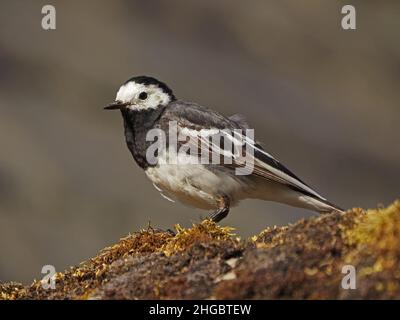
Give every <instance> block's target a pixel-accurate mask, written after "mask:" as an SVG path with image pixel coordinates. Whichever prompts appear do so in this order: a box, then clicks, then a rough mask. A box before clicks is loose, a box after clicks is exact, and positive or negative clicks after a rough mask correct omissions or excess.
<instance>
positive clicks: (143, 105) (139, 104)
mask: <svg viewBox="0 0 400 320" xmlns="http://www.w3.org/2000/svg"><path fill="white" fill-rule="evenodd" d="M141 92H146V93H147V98H146V99H145V100H141V99H139V95H140V93H141ZM116 100H118V101H122V102H130V103H132V105H130V106H128V108H129V109H131V110H143V109H156V108H158V107H159V106H160V105H166V104H168V103H169V102H170V97H169V95H168V94H166V93H165V92H164V91H162V89H160V88H159V87H157V86H155V85H149V86H145V85H144V84H140V83H135V82H128V83H127V84H124V85H123V86H121V88H120V89H119V90H118V93H117V97H116Z"/></svg>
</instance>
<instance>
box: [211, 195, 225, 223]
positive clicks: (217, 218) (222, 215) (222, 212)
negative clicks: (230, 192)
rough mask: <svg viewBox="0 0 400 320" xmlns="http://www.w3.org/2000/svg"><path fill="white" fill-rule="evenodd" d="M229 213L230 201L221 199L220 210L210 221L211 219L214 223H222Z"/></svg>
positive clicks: (212, 214)
mask: <svg viewBox="0 0 400 320" xmlns="http://www.w3.org/2000/svg"><path fill="white" fill-rule="evenodd" d="M228 213H229V199H228V198H227V197H221V198H220V199H219V200H218V210H217V211H214V212H212V213H211V214H210V215H209V216H208V219H211V220H212V221H214V222H220V221H221V220H222V219H223V218H225V217H226V216H227V215H228Z"/></svg>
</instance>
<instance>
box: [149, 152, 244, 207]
mask: <svg viewBox="0 0 400 320" xmlns="http://www.w3.org/2000/svg"><path fill="white" fill-rule="evenodd" d="M188 157H190V156H188V155H182V154H179V155H178V158H177V159H178V161H177V164H169V163H168V152H165V153H164V154H163V155H160V157H159V163H164V164H159V165H157V166H156V167H151V168H148V169H147V170H146V174H147V176H148V177H149V179H150V180H151V181H152V182H153V183H154V185H155V186H156V188H157V189H158V190H162V191H161V192H162V193H163V194H164V195H165V196H166V197H167V198H172V199H176V200H178V201H180V202H182V203H184V204H187V205H190V206H193V207H197V208H201V209H206V210H210V209H215V208H217V202H218V199H219V197H220V196H221V195H226V196H228V197H229V198H231V201H232V202H233V203H231V204H234V203H235V202H236V201H237V200H240V198H242V197H241V196H242V195H243V193H244V192H242V191H243V184H242V183H241V182H240V180H238V179H237V178H236V177H234V176H231V175H229V174H226V173H224V172H213V171H210V170H208V169H207V167H206V166H204V165H201V164H182V163H188V162H189V161H188V160H189V159H188Z"/></svg>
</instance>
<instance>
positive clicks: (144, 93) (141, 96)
mask: <svg viewBox="0 0 400 320" xmlns="http://www.w3.org/2000/svg"><path fill="white" fill-rule="evenodd" d="M139 99H140V100H146V99H147V93H146V92H141V93H140V94H139Z"/></svg>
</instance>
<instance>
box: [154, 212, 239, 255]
mask: <svg viewBox="0 0 400 320" xmlns="http://www.w3.org/2000/svg"><path fill="white" fill-rule="evenodd" d="M175 229H176V232H177V233H176V235H175V237H172V238H170V239H168V241H166V243H165V244H164V245H163V246H162V247H161V248H160V251H161V252H163V253H164V254H165V255H166V256H171V255H172V254H174V253H177V252H181V251H184V250H188V249H189V248H190V247H192V246H193V245H195V244H197V243H210V242H213V243H217V242H219V241H238V239H236V240H235V239H233V236H234V234H233V233H232V231H233V230H234V228H231V227H221V226H219V225H217V224H216V223H215V222H213V221H211V220H204V221H203V222H201V223H199V224H193V226H192V228H188V229H185V228H182V227H181V226H180V225H179V224H177V225H175Z"/></svg>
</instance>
